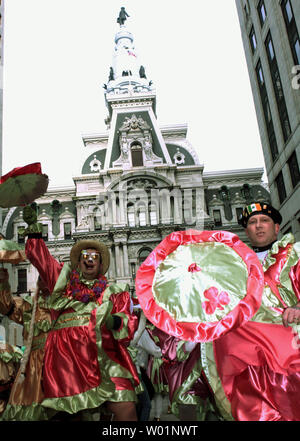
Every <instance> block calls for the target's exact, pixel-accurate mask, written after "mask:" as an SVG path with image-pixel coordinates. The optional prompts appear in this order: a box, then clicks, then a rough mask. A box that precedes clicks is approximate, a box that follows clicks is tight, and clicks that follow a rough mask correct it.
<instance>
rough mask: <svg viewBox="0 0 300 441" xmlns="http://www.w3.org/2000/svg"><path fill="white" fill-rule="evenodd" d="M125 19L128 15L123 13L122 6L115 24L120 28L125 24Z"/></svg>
mask: <svg viewBox="0 0 300 441" xmlns="http://www.w3.org/2000/svg"><path fill="white" fill-rule="evenodd" d="M127 17H129V15H128V14H127V12H126V11H125V8H124V6H122V7H121V11H120V13H119V17H118V18H117V23H119V25H120V26H121V25H123V24H124V23H125V20H127Z"/></svg>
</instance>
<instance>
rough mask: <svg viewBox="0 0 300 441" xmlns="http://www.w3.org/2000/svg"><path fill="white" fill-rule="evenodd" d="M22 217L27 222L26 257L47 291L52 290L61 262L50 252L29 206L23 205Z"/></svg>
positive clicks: (33, 212) (34, 214)
mask: <svg viewBox="0 0 300 441" xmlns="http://www.w3.org/2000/svg"><path fill="white" fill-rule="evenodd" d="M23 219H24V221H25V222H26V223H27V224H28V228H27V230H25V231H26V234H27V236H28V239H27V241H26V245H25V253H26V257H27V259H28V260H29V261H30V263H32V265H33V266H34V267H35V268H36V269H37V270H38V272H39V275H40V277H41V279H42V280H43V281H44V283H45V284H46V286H47V288H48V290H49V292H52V291H53V288H54V286H55V283H56V281H57V278H58V276H59V273H60V271H61V269H62V266H63V264H60V263H59V262H58V261H57V260H56V259H55V258H54V257H53V256H52V255H51V254H50V252H49V250H48V248H47V246H46V244H45V242H44V240H43V239H42V234H41V232H40V231H39V228H38V224H37V223H36V221H37V218H36V213H35V211H34V210H33V209H32V208H31V207H30V206H26V207H25V209H24V213H23Z"/></svg>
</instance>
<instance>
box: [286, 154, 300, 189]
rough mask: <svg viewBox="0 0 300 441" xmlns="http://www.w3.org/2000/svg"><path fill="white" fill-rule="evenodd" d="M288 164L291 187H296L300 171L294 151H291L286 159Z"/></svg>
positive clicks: (299, 178) (299, 180)
mask: <svg viewBox="0 0 300 441" xmlns="http://www.w3.org/2000/svg"><path fill="white" fill-rule="evenodd" d="M288 166H289V169H290V175H291V181H292V185H293V187H296V185H297V184H298V182H300V172H299V164H298V160H297V155H296V152H294V153H292V155H291V156H290V158H289V160H288Z"/></svg>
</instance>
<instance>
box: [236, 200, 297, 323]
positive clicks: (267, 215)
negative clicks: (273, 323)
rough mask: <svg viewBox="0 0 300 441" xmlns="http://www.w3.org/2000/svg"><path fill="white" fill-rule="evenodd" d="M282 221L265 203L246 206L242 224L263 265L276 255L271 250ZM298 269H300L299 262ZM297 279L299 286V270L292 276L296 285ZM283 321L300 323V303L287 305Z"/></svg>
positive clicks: (273, 209) (276, 211)
mask: <svg viewBox="0 0 300 441" xmlns="http://www.w3.org/2000/svg"><path fill="white" fill-rule="evenodd" d="M281 221H282V217H281V214H280V213H279V211H278V210H276V208H274V207H273V206H272V205H270V204H267V203H265V202H263V203H261V202H254V203H252V204H250V205H248V206H246V207H245V208H244V210H243V214H242V216H241V219H240V223H241V225H243V227H244V228H245V232H246V234H247V236H248V238H249V240H250V243H251V245H252V248H253V250H254V251H255V252H256V254H257V256H258V258H259V260H260V261H261V262H262V263H264V262H265V260H266V259H267V257H268V256H270V255H272V254H274V253H272V251H271V250H272V248H273V245H274V244H275V243H276V242H277V236H278V233H279V230H280V223H281ZM291 241H293V238H291ZM281 242H282V241H281ZM287 246H288V245H287ZM290 247H291V245H290ZM275 248H276V249H277V247H276V245H275V247H274V250H275ZM293 266H294V265H293ZM297 267H299V261H298V264H297ZM292 271H293V273H297V271H296V270H295V269H293V270H292ZM297 279H298V285H299V283H300V278H299V270H298V277H296V276H295V277H293V276H292V279H291V280H292V283H294V285H295V283H297ZM274 282H275V283H276V280H275V279H274V281H273V283H274ZM271 283H272V282H271ZM299 300H300V299H299ZM282 321H283V324H284V326H289V324H291V323H299V322H300V302H297V303H295V305H293V306H288V305H286V307H285V309H284V312H283V314H282Z"/></svg>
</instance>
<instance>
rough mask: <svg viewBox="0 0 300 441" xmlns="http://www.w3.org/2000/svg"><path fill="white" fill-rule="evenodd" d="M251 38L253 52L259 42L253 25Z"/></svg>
mask: <svg viewBox="0 0 300 441" xmlns="http://www.w3.org/2000/svg"><path fill="white" fill-rule="evenodd" d="M249 40H250V46H251V50H252V53H254V52H255V50H256V46H257V42H256V36H255V31H254V27H253V26H252V28H251V31H250V34H249Z"/></svg>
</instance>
